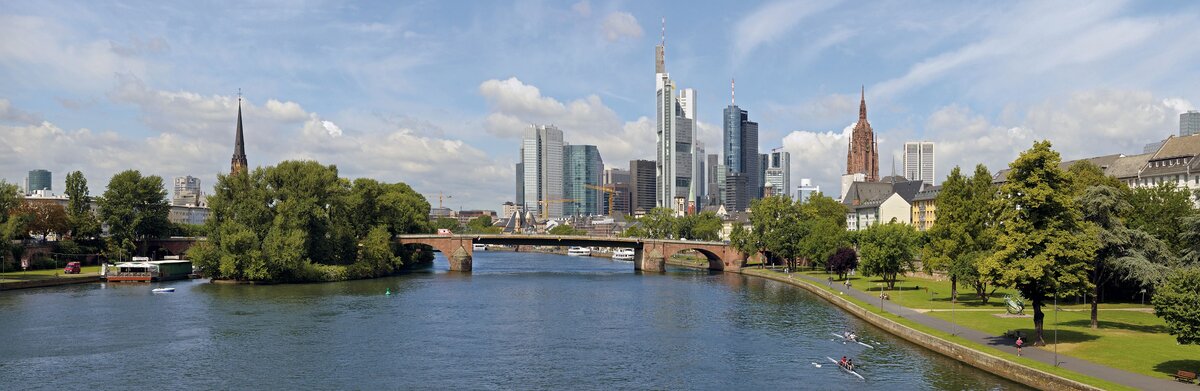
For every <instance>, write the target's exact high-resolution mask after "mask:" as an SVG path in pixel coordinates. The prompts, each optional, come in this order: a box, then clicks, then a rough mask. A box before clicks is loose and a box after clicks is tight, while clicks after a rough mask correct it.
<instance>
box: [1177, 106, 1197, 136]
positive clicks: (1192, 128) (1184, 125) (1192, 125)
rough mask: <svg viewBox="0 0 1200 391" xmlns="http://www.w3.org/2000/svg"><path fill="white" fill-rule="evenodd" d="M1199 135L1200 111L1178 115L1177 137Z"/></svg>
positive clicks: (1189, 111)
mask: <svg viewBox="0 0 1200 391" xmlns="http://www.w3.org/2000/svg"><path fill="white" fill-rule="evenodd" d="M1193 134H1200V111H1196V110H1188V112H1186V113H1182V114H1179V136H1180V137H1183V136H1191V135H1193Z"/></svg>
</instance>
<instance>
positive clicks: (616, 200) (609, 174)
mask: <svg viewBox="0 0 1200 391" xmlns="http://www.w3.org/2000/svg"><path fill="white" fill-rule="evenodd" d="M629 182H630V175H629V170H622V169H620V168H610V169H607V170H604V187H606V188H609V189H611V190H613V191H614V193H612V194H606V195H605V199H604V202H605V206H604V211H605V212H606V213H607V212H608V211H609V210H611V211H612V213H613V214H614V215H615V214H626V215H629V214H633V210H631V209H629V201H630V194H629ZM610 197H611V198H610ZM609 199H611V200H612V207H611V208H610V207H609V206H608V200H609Z"/></svg>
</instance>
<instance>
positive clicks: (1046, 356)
mask: <svg viewBox="0 0 1200 391" xmlns="http://www.w3.org/2000/svg"><path fill="white" fill-rule="evenodd" d="M791 276H792V278H794V279H795V278H797V277H796V276H800V277H801V278H803V279H805V280H808V281H809V282H811V283H813V284H816V285H827V283H828V282H827V281H826V280H823V279H818V278H816V277H813V276H808V275H804V274H792V275H791ZM846 294H849V295H851V296H853V297H855V298H857V299H859V300H862V301H864V302H867V303H871V302H876V303H878V302H879V297H878V296H874V295H871V294H868V293H865V292H862V291H859V290H855V289H850V290H849V291H848V292H846ZM883 303H884V304H883V309H884V311H887V312H891V313H893V314H896V315H899V316H902V317H904V318H907V319H908V320H911V321H914V322H917V323H920V324H922V325H925V326H928V327H932V328H935V329H938V330H941V331H943V332H946V333H951V334H956V335H958V336H959V337H962V338H965V339H967V340H969V341H971V342H975V343H979V344H983V345H987V346H991V347H994V348H997V349H1000V350H1003V351H1011V352H1013V353H1015V352H1016V345H1015V344H1014V343H1015V340H1013V339H1011V338H1008V337H1003V336H995V335H988V334H986V333H983V332H981V331H977V330H973V329H968V328H964V327H962V326H958V325H955V324H953V323H950V322H947V321H944V320H941V319H938V318H934V317H932V316H929V315H925V314H923V313H920V312H917V311H915V310H913V309H911V308H908V307H902V306H900V305H897V304H895V303H892V302H890V301H884V302H883ZM1047 349H1049V350H1047ZM1053 349H1054V348H1053V346H1046V347H1037V348H1035V347H1026V348H1024V349H1022V353H1023V354H1022V355H1023V356H1024V357H1026V358H1030V359H1033V360H1037V361H1041V362H1043V363H1046V364H1050V365H1054V360H1055V354H1054V351H1053ZM1057 358H1058V366H1060V367H1062V368H1065V369H1068V370H1071V371H1074V372H1078V373H1081V374H1084V375H1088V376H1091V377H1094V378H1097V379H1104V380H1107V381H1110V382H1113V383H1117V384H1123V385H1126V386H1129V387H1134V388H1138V389H1143V390H1190V391H1196V390H1197V389H1200V387H1196V385H1194V384H1185V383H1180V382H1177V381H1174V380H1172V379H1170V378H1169V377H1167V375H1163V377H1162V378H1155V377H1150V376H1146V375H1142V374H1138V373H1133V372H1129V371H1124V370H1121V369H1117V368H1113V367H1109V366H1104V365H1100V364H1096V363H1094V362H1091V361H1087V360H1083V359H1079V358H1075V357H1069V356H1065V355H1057Z"/></svg>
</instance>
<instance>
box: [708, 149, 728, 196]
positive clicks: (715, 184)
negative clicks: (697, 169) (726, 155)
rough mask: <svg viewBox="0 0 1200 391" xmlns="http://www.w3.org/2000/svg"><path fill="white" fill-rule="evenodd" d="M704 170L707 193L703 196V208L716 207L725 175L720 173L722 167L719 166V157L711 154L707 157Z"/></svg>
mask: <svg viewBox="0 0 1200 391" xmlns="http://www.w3.org/2000/svg"><path fill="white" fill-rule="evenodd" d="M707 166H708V167H707V168H706V169H705V175H706V176H707V181H706V182H708V185H706V186H705V187H706V189H705V190H707V192H706V194H705V195H704V200H705V201H704V206H716V205H720V204H721V186H720V184H721V183H722V182H724V179H723V178H724V177H725V173H723V172H721V170H720V168H721V167H724V165H722V164H721V156H719V155H717V154H715V153H713V154H709V155H708V164H707Z"/></svg>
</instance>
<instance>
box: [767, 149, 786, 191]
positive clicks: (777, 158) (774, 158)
mask: <svg viewBox="0 0 1200 391" xmlns="http://www.w3.org/2000/svg"><path fill="white" fill-rule="evenodd" d="M763 175H765V178H766V184H769V185H771V187H774V188H775V193H776V194H778V195H782V196H785V197H788V198H791V197H792V195H791V193H790V192H789V191H788V189H791V188H792V154H790V153H788V152H785V151H784V150H783V148H782V147H781V148H775V149H772V150H771V153H769V154H767V166H766V167H765V168H764V169H763Z"/></svg>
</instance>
